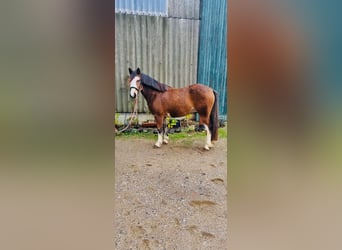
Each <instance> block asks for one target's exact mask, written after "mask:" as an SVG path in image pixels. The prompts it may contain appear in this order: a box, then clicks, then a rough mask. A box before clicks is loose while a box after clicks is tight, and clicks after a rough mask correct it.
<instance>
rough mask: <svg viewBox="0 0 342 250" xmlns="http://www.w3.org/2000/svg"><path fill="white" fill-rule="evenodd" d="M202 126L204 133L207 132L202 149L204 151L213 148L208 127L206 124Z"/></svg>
mask: <svg viewBox="0 0 342 250" xmlns="http://www.w3.org/2000/svg"><path fill="white" fill-rule="evenodd" d="M203 125H204V129H205V131H206V132H207V137H206V142H205V145H204V148H205V149H206V150H209V149H210V148H211V147H212V146H213V144H211V133H210V130H209V128H208V126H207V125H206V124H203Z"/></svg>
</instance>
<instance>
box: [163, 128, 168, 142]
mask: <svg viewBox="0 0 342 250" xmlns="http://www.w3.org/2000/svg"><path fill="white" fill-rule="evenodd" d="M163 143H164V144H168V143H169V136H168V135H167V127H166V128H165V130H164V133H163Z"/></svg>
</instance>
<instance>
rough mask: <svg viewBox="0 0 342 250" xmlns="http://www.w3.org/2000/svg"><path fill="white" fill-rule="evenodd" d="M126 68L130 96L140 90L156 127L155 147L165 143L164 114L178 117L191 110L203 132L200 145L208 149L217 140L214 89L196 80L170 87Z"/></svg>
mask: <svg viewBox="0 0 342 250" xmlns="http://www.w3.org/2000/svg"><path fill="white" fill-rule="evenodd" d="M128 71H129V85H130V93H129V94H130V97H131V98H134V99H135V98H137V96H138V94H139V92H141V93H142V95H143V96H144V97H145V99H146V101H147V104H148V107H149V109H150V111H151V113H152V114H153V115H154V118H155V121H156V124H157V130H158V140H157V142H156V143H155V147H157V148H159V147H160V146H161V145H162V143H164V144H168V142H169V137H168V133H167V126H166V122H165V119H166V117H167V116H171V117H182V116H185V115H187V114H190V113H192V112H197V113H198V115H199V125H200V127H201V128H203V127H204V130H205V131H206V143H205V145H204V148H205V149H206V150H209V149H210V148H211V147H212V146H213V144H212V141H217V140H218V107H217V103H218V97H217V92H216V91H215V90H213V89H212V88H210V87H208V86H205V85H202V84H198V83H196V84H192V85H189V86H187V87H184V88H172V87H170V86H168V85H166V84H164V83H160V82H158V81H157V80H155V79H153V78H152V77H150V76H148V75H146V74H143V73H141V71H140V68H137V69H136V70H135V71H133V70H132V69H131V68H128Z"/></svg>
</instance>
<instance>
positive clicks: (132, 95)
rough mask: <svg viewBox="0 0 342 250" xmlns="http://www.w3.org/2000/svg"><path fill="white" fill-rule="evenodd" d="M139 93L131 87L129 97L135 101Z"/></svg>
mask: <svg viewBox="0 0 342 250" xmlns="http://www.w3.org/2000/svg"><path fill="white" fill-rule="evenodd" d="M138 92H139V90H138V89H137V88H136V87H131V88H130V92H129V96H130V97H131V98H133V99H135V98H136V97H137V93H138Z"/></svg>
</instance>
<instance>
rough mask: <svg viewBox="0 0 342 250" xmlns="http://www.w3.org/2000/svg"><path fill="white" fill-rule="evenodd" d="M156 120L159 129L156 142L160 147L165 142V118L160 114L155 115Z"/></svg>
mask: <svg viewBox="0 0 342 250" xmlns="http://www.w3.org/2000/svg"><path fill="white" fill-rule="evenodd" d="M155 120H156V123H157V130H158V140H157V142H156V143H155V144H154V146H156V147H157V148H160V146H161V145H162V143H163V118H162V117H159V116H155Z"/></svg>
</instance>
